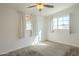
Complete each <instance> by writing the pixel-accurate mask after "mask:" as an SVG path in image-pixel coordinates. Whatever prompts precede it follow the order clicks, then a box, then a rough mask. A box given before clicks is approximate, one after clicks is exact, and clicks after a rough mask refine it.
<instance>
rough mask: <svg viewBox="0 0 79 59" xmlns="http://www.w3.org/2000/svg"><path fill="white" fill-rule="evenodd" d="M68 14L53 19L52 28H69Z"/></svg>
mask: <svg viewBox="0 0 79 59" xmlns="http://www.w3.org/2000/svg"><path fill="white" fill-rule="evenodd" d="M69 19H70V18H69V15H67V16H62V17H57V18H54V19H53V29H69Z"/></svg>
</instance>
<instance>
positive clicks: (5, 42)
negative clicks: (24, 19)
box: [0, 6, 32, 54]
mask: <svg viewBox="0 0 79 59" xmlns="http://www.w3.org/2000/svg"><path fill="white" fill-rule="evenodd" d="M18 20H19V14H18V12H17V11H16V10H15V9H11V8H9V7H7V6H0V54H3V53H7V52H9V51H12V50H16V49H19V48H23V47H26V46H28V45H30V44H31V43H32V39H31V38H30V39H29V38H22V39H18V36H17V34H18V33H17V32H18Z"/></svg>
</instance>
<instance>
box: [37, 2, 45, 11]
mask: <svg viewBox="0 0 79 59" xmlns="http://www.w3.org/2000/svg"><path fill="white" fill-rule="evenodd" d="M36 9H37V10H39V11H41V10H43V9H44V5H43V4H41V3H40V4H37V5H36Z"/></svg>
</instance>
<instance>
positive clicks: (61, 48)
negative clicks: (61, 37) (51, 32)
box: [2, 41, 79, 56]
mask: <svg viewBox="0 0 79 59" xmlns="http://www.w3.org/2000/svg"><path fill="white" fill-rule="evenodd" d="M2 56H79V48H77V47H73V46H69V45H64V44H60V43H56V42H49V41H46V42H43V43H39V44H37V45H31V46H29V47H26V48H22V49H19V50H16V51H12V52H9V53H7V54H3V55H2Z"/></svg>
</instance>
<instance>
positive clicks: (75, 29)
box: [48, 5, 79, 47]
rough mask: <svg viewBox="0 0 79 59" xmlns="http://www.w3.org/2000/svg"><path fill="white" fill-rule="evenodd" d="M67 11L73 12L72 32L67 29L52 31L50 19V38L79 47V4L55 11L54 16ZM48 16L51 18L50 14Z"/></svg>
mask: <svg viewBox="0 0 79 59" xmlns="http://www.w3.org/2000/svg"><path fill="white" fill-rule="evenodd" d="M65 13H71V20H70V26H71V29H70V31H71V33H69V32H68V31H67V30H56V31H54V32H52V31H50V28H49V27H50V24H49V23H50V22H49V21H48V25H49V27H48V28H49V29H48V40H50V41H54V42H59V43H64V44H68V45H72V46H77V47H79V26H78V25H79V5H76V6H73V7H71V8H68V9H66V10H63V11H60V12H58V13H55V14H53V15H52V16H61V15H64V14H65ZM48 18H49V20H50V16H48Z"/></svg>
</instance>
